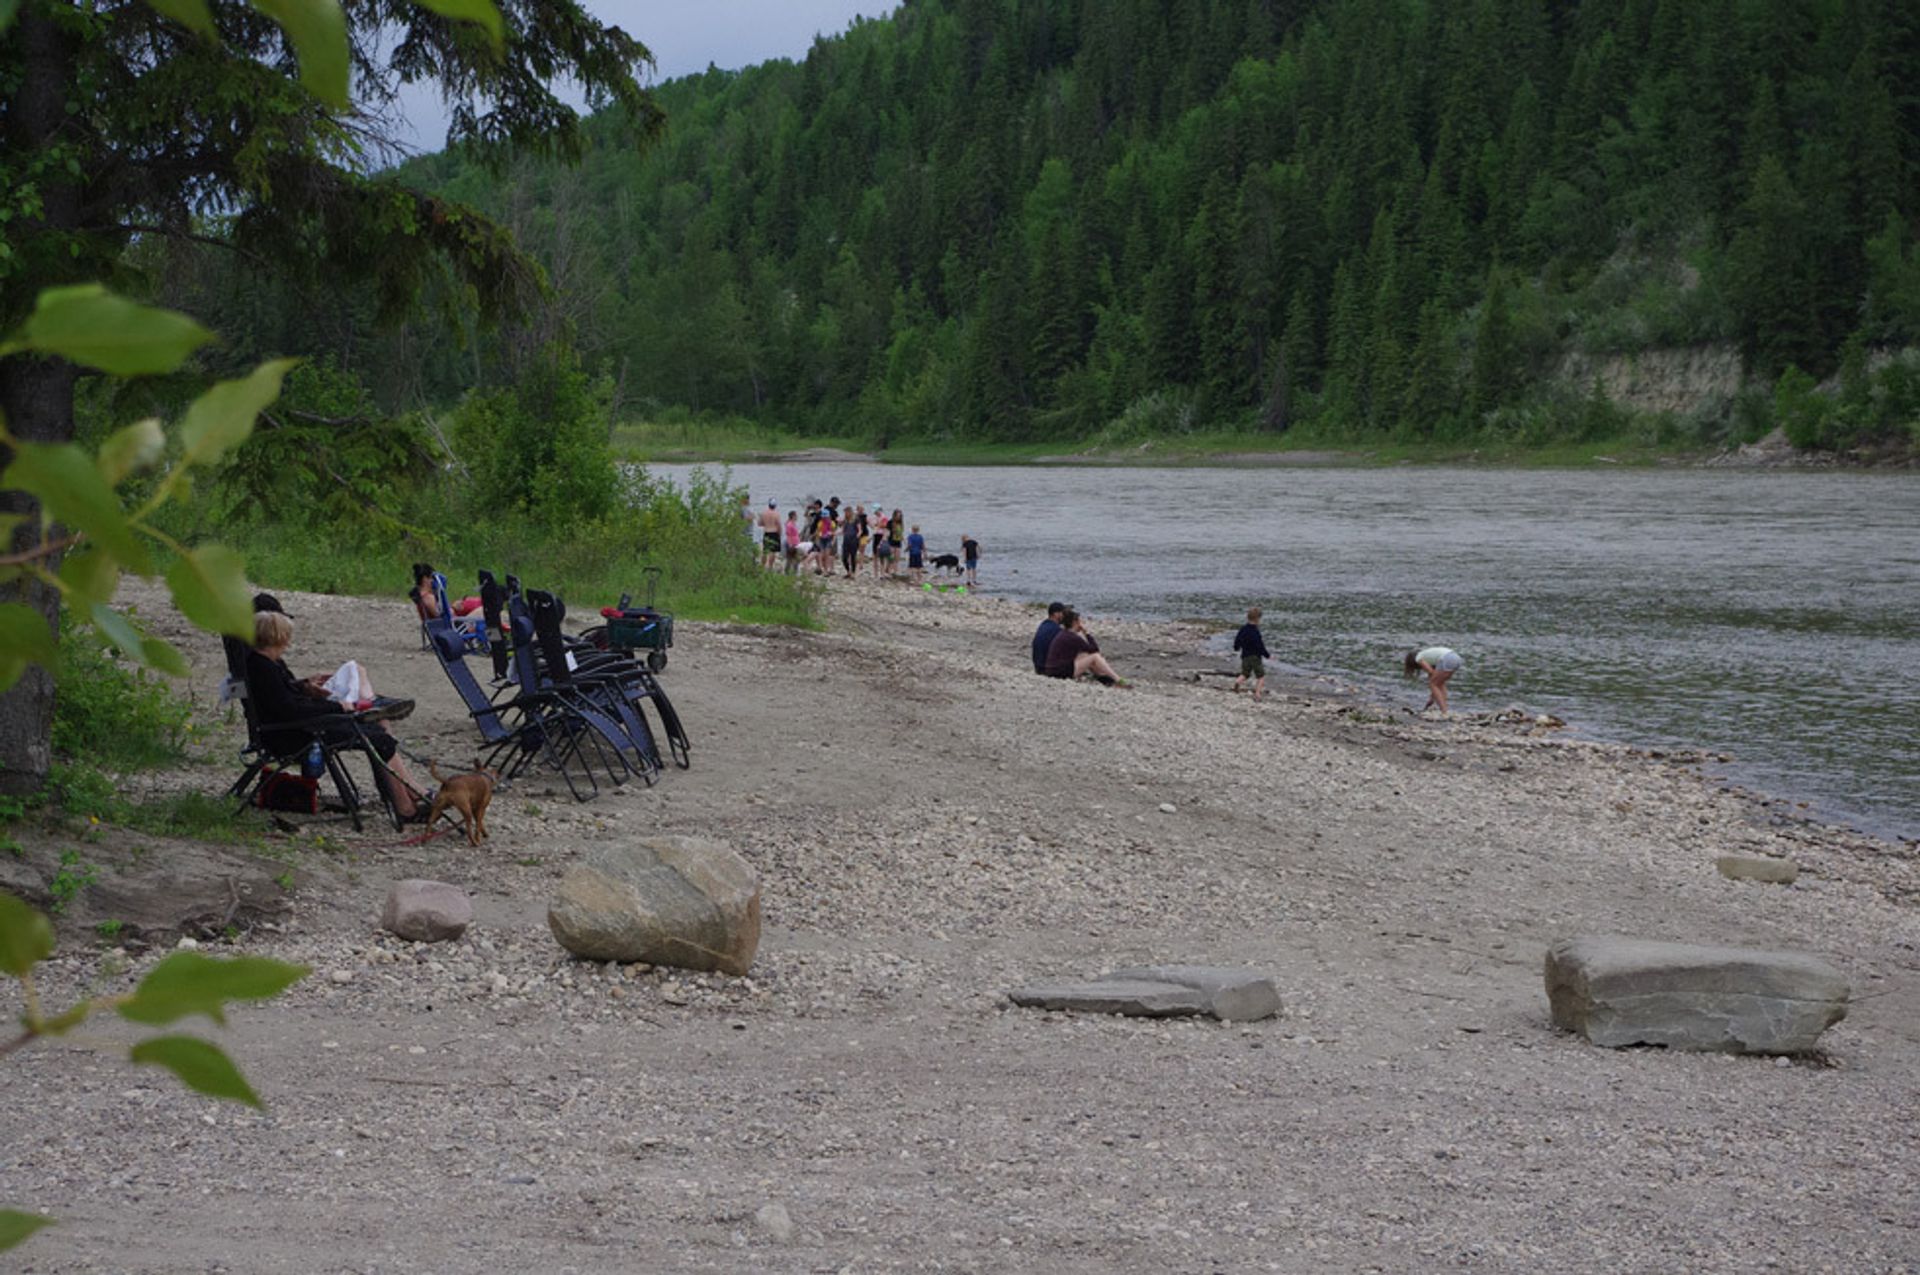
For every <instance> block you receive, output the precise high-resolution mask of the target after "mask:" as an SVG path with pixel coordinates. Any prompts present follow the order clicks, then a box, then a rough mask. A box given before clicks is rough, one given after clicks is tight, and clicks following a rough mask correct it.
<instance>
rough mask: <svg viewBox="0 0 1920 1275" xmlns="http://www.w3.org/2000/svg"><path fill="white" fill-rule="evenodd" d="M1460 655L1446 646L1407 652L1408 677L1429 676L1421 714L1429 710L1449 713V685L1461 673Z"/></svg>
mask: <svg viewBox="0 0 1920 1275" xmlns="http://www.w3.org/2000/svg"><path fill="white" fill-rule="evenodd" d="M1461 663H1462V661H1461V659H1460V653H1459V652H1458V651H1455V650H1454V649H1453V648H1451V647H1446V646H1423V647H1421V648H1420V649H1419V650H1417V651H1408V652H1407V662H1406V667H1407V676H1408V677H1418V676H1420V674H1421V673H1423V672H1424V673H1425V674H1426V675H1427V702H1426V705H1425V707H1423V708H1421V710H1420V711H1421V712H1423V713H1424V712H1426V711H1427V709H1429V708H1437V709H1439V710H1440V711H1441V712H1443V713H1444V712H1446V711H1447V683H1448V682H1449V681H1451V680H1452V678H1453V675H1454V674H1455V673H1457V672H1459V671H1460V665H1461Z"/></svg>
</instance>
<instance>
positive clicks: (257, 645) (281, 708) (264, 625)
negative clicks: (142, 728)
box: [246, 611, 426, 820]
mask: <svg viewBox="0 0 1920 1275" xmlns="http://www.w3.org/2000/svg"><path fill="white" fill-rule="evenodd" d="M292 642H293V621H292V620H289V619H288V618H287V617H286V615H285V613H283V612H280V611H260V612H257V613H255V615H254V617H253V649H252V650H251V651H248V652H247V663H246V670H247V696H248V698H249V699H251V700H252V701H253V710H254V714H255V716H256V717H257V718H258V719H259V721H260V728H261V729H260V735H261V742H262V743H264V744H265V745H266V746H267V747H268V748H271V749H274V750H275V751H276V752H291V751H293V750H295V749H297V748H299V747H300V745H301V744H302V743H303V742H305V741H306V740H307V739H308V738H309V737H310V735H311V733H312V732H311V730H310V729H296V728H295V727H297V724H298V723H300V722H303V721H312V720H313V719H314V718H318V717H333V716H337V715H342V714H345V713H347V712H348V711H349V710H348V709H347V708H345V707H344V706H342V705H340V704H336V703H334V702H333V701H332V700H330V699H328V698H327V693H326V692H325V691H323V690H321V689H320V686H319V684H318V682H317V681H315V680H311V679H310V680H308V681H301V680H300V679H299V678H297V677H295V676H294V675H293V670H292V669H290V668H288V667H287V664H286V660H285V659H284V656H285V655H286V653H287V647H288V646H289V645H291V644H292ZM276 726H277V727H279V729H275V728H276ZM359 732H360V734H362V735H364V736H365V737H366V740H367V742H368V743H369V744H371V745H373V751H374V752H375V753H376V754H378V755H379V757H380V761H381V763H382V764H381V766H379V767H376V773H375V775H374V780H375V781H376V782H377V783H379V784H380V786H381V788H382V789H383V790H385V791H386V792H387V793H388V794H389V795H390V796H391V797H392V798H393V809H394V813H395V814H398V815H399V816H400V817H401V818H402V819H409V820H410V819H414V818H417V817H419V816H420V815H421V814H423V813H424V812H425V810H426V805H425V803H424V801H423V800H422V797H421V794H420V789H419V788H418V787H417V786H416V785H415V784H414V782H413V780H412V778H411V777H410V776H409V775H408V774H407V770H406V763H405V762H403V761H401V760H399V758H398V757H397V756H396V754H397V753H398V752H399V750H400V741H398V740H397V739H395V738H394V737H393V736H392V735H390V734H388V733H387V731H386V729H385V728H384V727H382V726H380V725H379V724H378V723H374V722H363V723H361V724H360V727H359ZM321 737H322V738H323V739H325V740H326V741H327V742H328V743H329V744H344V743H348V742H350V741H351V740H352V739H353V728H352V727H351V726H348V725H347V724H346V723H344V722H342V723H338V724H334V725H329V726H327V727H325V728H324V729H323V733H322V736H321ZM380 771H385V772H386V773H385V774H382V773H379V772H380ZM389 776H391V779H390V778H389Z"/></svg>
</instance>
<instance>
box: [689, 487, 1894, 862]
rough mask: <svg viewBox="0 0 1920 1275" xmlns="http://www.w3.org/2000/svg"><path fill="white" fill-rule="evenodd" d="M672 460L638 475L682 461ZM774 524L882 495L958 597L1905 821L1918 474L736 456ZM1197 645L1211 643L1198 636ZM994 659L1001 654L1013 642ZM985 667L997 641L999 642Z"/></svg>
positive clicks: (1835, 809) (1829, 810) (1868, 817)
mask: <svg viewBox="0 0 1920 1275" xmlns="http://www.w3.org/2000/svg"><path fill="white" fill-rule="evenodd" d="M688 468H689V467H687V466H677V465H662V466H655V467H653V472H654V473H655V474H657V475H660V476H664V477H670V478H676V479H678V478H684V476H685V473H686V471H687V469H688ZM729 472H730V475H731V477H730V481H731V482H732V483H733V484H734V485H740V486H745V487H746V488H747V489H748V490H749V491H750V492H751V493H752V495H753V497H754V502H755V505H756V507H764V505H765V503H766V502H767V501H768V500H770V499H773V500H778V501H779V502H780V508H781V511H782V513H783V514H784V513H785V511H786V510H787V509H789V508H797V507H799V506H800V505H801V504H802V503H803V502H804V501H805V500H806V498H807V497H809V496H821V497H830V496H836V495H837V496H839V497H841V498H842V500H843V501H844V502H847V503H854V502H860V503H865V504H867V505H868V506H869V507H872V506H873V505H874V504H876V503H884V504H885V505H886V506H887V508H889V509H892V508H894V507H896V506H898V507H900V508H902V509H904V510H905V511H906V514H907V518H908V521H909V522H917V523H919V524H920V526H921V529H922V531H923V533H924V534H925V535H926V536H927V538H928V541H929V543H930V544H931V545H932V546H933V550H934V551H936V552H957V551H958V546H959V543H960V537H961V536H962V535H963V534H966V535H971V536H973V537H974V538H975V539H976V540H978V541H979V542H980V544H981V564H980V584H981V588H982V589H984V590H986V591H988V592H991V593H997V594H1004V595H1007V596H1010V597H1015V598H1021V599H1025V600H1029V601H1044V600H1048V599H1053V598H1058V599H1061V600H1063V601H1066V602H1069V603H1071V604H1073V605H1076V606H1079V607H1080V608H1081V609H1082V610H1084V611H1087V612H1088V613H1089V614H1091V615H1095V616H1099V615H1110V616H1124V617H1201V618H1207V619H1213V620H1217V621H1219V622H1220V623H1221V624H1223V625H1225V624H1229V623H1237V622H1238V621H1239V620H1240V619H1241V612H1242V611H1243V610H1244V609H1245V608H1246V607H1247V606H1248V605H1251V604H1255V603H1257V604H1259V605H1261V606H1262V607H1264V608H1265V610H1266V617H1265V619H1264V621H1263V624H1262V628H1263V630H1264V632H1265V634H1266V639H1267V645H1268V646H1269V647H1270V648H1271V649H1272V650H1273V652H1274V654H1275V656H1277V657H1278V660H1279V662H1280V663H1281V664H1283V665H1286V666H1289V667H1293V668H1297V669H1299V670H1302V671H1306V672H1313V673H1333V674H1337V675H1339V676H1341V677H1342V678H1344V679H1346V680H1349V681H1353V682H1356V683H1359V684H1361V685H1363V686H1367V687H1370V688H1372V689H1374V690H1376V691H1377V692H1379V693H1381V694H1385V695H1391V696H1393V697H1396V698H1398V699H1400V700H1404V701H1405V702H1406V703H1409V704H1412V705H1414V706H1416V707H1417V706H1418V705H1419V703H1420V702H1421V701H1422V700H1423V699H1424V698H1425V695H1424V691H1422V690H1416V689H1415V688H1414V687H1412V686H1410V685H1408V684H1405V683H1402V682H1399V681H1398V680H1397V678H1396V676H1395V675H1396V673H1397V671H1398V658H1399V655H1400V654H1401V653H1402V652H1404V651H1405V650H1406V649H1407V648H1409V647H1411V646H1415V645H1424V644H1427V643H1441V644H1444V645H1447V646H1452V647H1454V648H1456V649H1457V650H1459V651H1460V653H1461V654H1462V656H1463V657H1464V658H1465V661H1466V665H1465V668H1464V669H1463V670H1462V671H1461V672H1460V673H1459V674H1457V675H1456V676H1455V678H1454V681H1453V683H1452V686H1451V689H1452V691H1453V696H1454V703H1455V707H1456V709H1459V710H1465V711H1472V710H1478V709H1499V708H1504V707H1506V706H1507V705H1509V704H1524V705H1526V706H1529V707H1531V708H1534V709H1537V710H1544V711H1547V712H1552V713H1555V714H1557V715H1559V716H1561V717H1564V718H1566V719H1567V720H1568V721H1569V722H1571V723H1574V724H1575V725H1576V726H1577V727H1578V728H1579V729H1581V730H1582V731H1584V732H1585V733H1587V734H1590V735H1593V736H1596V737H1600V738H1606V739H1615V740H1623V741H1628V742H1633V743H1640V744H1648V745H1655V746H1659V745H1669V746H1683V747H1698V748H1704V749H1708V750H1713V751H1726V752H1731V753H1733V754H1734V755H1735V756H1736V758H1737V761H1736V763H1735V764H1734V765H1733V766H1731V767H1721V768H1719V770H1720V771H1721V772H1722V773H1726V774H1728V776H1729V777H1730V778H1732V779H1735V780H1737V781H1738V782H1741V783H1744V784H1747V785H1750V786H1752V787H1756V788H1759V789H1762V790H1764V791H1767V792H1770V793H1773V794H1775V795H1779V796H1785V797H1792V798H1795V799H1798V800H1804V801H1808V802H1811V803H1812V804H1813V807H1814V810H1815V812H1816V813H1818V814H1819V815H1821V816H1822V817H1824V818H1828V819H1831V820H1835V821H1839V822H1846V823H1852V824H1855V825H1858V826H1860V827H1863V828H1866V829H1869V830H1871V831H1875V832H1879V833H1882V834H1885V835H1895V836H1906V837H1913V836H1916V835H1920V478H1916V477H1914V476H1912V475H1910V474H1886V475H1880V474H1844V473H1806V472H1743V471H1729V470H1696V469H1684V470H1624V471H1618V472H1605V471H1593V470H1579V471H1572V470H1565V471H1561V470H1550V471H1536V470H1501V469H1477V468H1476V469H1445V468H1428V467H1405V468H1393V469H1347V468H1260V469H1215V468H1182V469H1135V468H1125V469H1108V468H1084V467H1066V466H1062V467H1021V468H1002V467H945V466H913V465H878V464H866V463H841V464H771V465H758V464H756V465H737V466H733V467H732V468H731V470H730V471H729ZM1222 649H1223V651H1224V643H1223V648H1222ZM1017 654H1020V655H1021V656H1022V657H1023V658H1024V653H1017ZM1009 658H1012V657H1011V656H1010V657H1009Z"/></svg>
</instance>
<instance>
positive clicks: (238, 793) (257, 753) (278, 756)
mask: <svg viewBox="0 0 1920 1275" xmlns="http://www.w3.org/2000/svg"><path fill="white" fill-rule="evenodd" d="M221 645H222V646H223V648H224V649H225V651H226V656H227V676H228V678H229V679H230V681H229V686H230V688H231V693H232V695H233V697H234V698H236V699H238V700H239V701H240V710H241V716H242V717H243V718H245V720H246V723H247V743H246V746H245V747H244V748H242V749H241V750H240V757H241V760H242V761H243V762H245V764H246V768H245V769H244V770H243V771H241V773H240V777H239V778H238V779H236V780H234V781H233V784H232V785H231V786H230V787H229V788H228V789H227V795H228V796H229V797H232V798H235V799H236V800H238V801H239V802H240V803H241V806H242V808H245V807H246V806H250V805H253V804H254V803H255V800H256V794H257V793H258V791H259V790H260V789H261V788H263V787H264V786H265V785H266V784H267V783H269V782H270V781H271V780H272V778H273V777H274V776H275V775H277V774H279V773H281V772H284V771H288V770H298V769H299V768H300V767H301V766H302V765H303V764H304V763H305V762H306V761H307V760H308V759H309V757H311V755H312V753H313V751H314V748H315V746H316V745H317V746H318V747H319V751H320V759H321V773H322V774H324V775H326V776H327V778H329V779H330V780H331V781H332V782H333V789H334V792H335V794H336V796H337V804H338V813H340V814H344V815H345V816H346V817H347V818H348V819H350V820H352V822H353V829H354V831H355V832H361V831H364V830H365V825H364V824H363V822H362V820H361V817H360V812H361V810H362V809H363V808H365V806H366V804H367V802H366V799H365V798H364V797H363V796H362V795H361V792H360V785H359V784H358V783H356V782H355V781H354V778H353V773H352V772H351V771H349V770H348V769H347V767H346V764H345V760H344V759H345V757H346V755H348V754H351V753H359V754H361V755H362V756H364V757H365V758H366V760H367V768H368V773H369V774H371V775H372V776H373V789H374V791H375V792H376V793H378V794H379V799H380V805H381V807H382V808H384V809H385V811H386V813H387V818H389V819H391V820H392V821H393V826H394V827H395V828H400V827H402V826H403V824H402V821H401V819H400V814H399V811H398V810H397V809H396V808H395V807H394V804H393V797H392V795H391V793H390V792H389V791H388V789H387V786H386V785H385V784H382V783H381V782H380V774H381V772H382V771H384V770H385V769H386V763H385V762H383V761H381V760H380V753H379V751H378V750H377V749H375V748H374V746H373V743H372V741H371V740H369V739H368V738H367V734H366V730H365V728H364V726H363V725H362V724H361V722H360V719H359V718H358V717H356V716H355V715H354V714H352V713H348V712H339V713H328V714H326V715H325V716H319V717H308V718H302V719H301V720H299V721H297V722H275V723H273V724H271V725H270V726H269V725H264V724H263V723H262V722H261V721H260V719H259V714H258V713H257V712H256V710H255V700H254V695H253V691H252V688H251V687H250V686H249V685H248V682H247V644H246V643H244V642H242V641H240V640H239V639H237V638H232V637H227V638H222V639H221ZM269 735H272V736H274V737H276V738H277V739H278V740H279V741H280V743H279V744H278V745H276V744H273V743H270V742H269V741H268V736H269ZM312 778H316V779H317V778H318V777H317V776H312Z"/></svg>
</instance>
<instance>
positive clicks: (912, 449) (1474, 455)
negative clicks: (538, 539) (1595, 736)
mask: <svg viewBox="0 0 1920 1275" xmlns="http://www.w3.org/2000/svg"><path fill="white" fill-rule="evenodd" d="M618 449H619V452H620V454H621V456H622V458H623V459H625V460H628V461H631V462H634V463H639V464H733V465H746V464H782V463H785V464H814V463H823V462H833V461H838V462H858V461H867V462H873V463H877V464H885V465H955V466H959V465H1086V466H1098V467H1110V468H1129V467H1132V468H1169V467H1207V466H1212V467H1218V468H1232V469H1261V468H1297V467H1319V466H1329V465H1338V466H1350V467H1379V466H1389V465H1435V466H1438V465H1455V466H1460V465H1464V466H1476V465H1485V466H1497V467H1501V468H1509V469H1605V468H1628V469H1634V468H1654V467H1680V468H1685V467H1706V468H1715V469H1729V468H1730V469H1819V470H1826V469H1851V470H1863V471H1883V470H1911V469H1917V468H1920V451H1916V450H1914V449H1912V448H1899V447H1886V448H1878V449H1872V450H1870V451H1861V452H1857V453H1846V454H1838V453H1831V452H1805V451H1800V450H1797V449H1795V448H1793V447H1791V446H1790V445H1786V444H1784V443H1781V444H1778V445H1770V444H1769V442H1768V440H1762V442H1761V443H1753V444H1741V445H1737V446H1731V447H1718V448H1701V447H1682V446H1677V445H1667V444H1659V445H1656V444H1649V443H1647V442H1646V441H1645V440H1644V439H1641V438H1639V437H1624V438H1609V439H1598V440H1593V441H1588V442H1579V443H1546V444H1526V443H1520V442H1503V441H1494V440H1473V441H1461V442H1425V443H1420V442H1398V441H1384V440H1383V441H1381V442H1378V443H1370V444H1352V443H1338V442H1327V441H1323V440H1314V439H1305V440H1298V439H1287V438H1285V437H1284V436H1281V437H1276V436H1274V435H1270V434H1269V435H1262V434H1221V435H1194V436H1189V437H1181V438H1174V439H1165V440H1152V441H1148V442H1137V443H1124V444H1123V443H1101V442H1098V441H1095V442H1090V443H1085V444H1075V443H1072V442H1062V441H1054V442H1045V443H981V442H964V441H952V440H948V441H918V440H908V441H903V442H896V443H892V444H889V445H888V446H886V447H882V448H878V449H873V448H870V447H869V446H868V445H866V444H865V443H862V442H860V441H858V440H853V439H838V440H832V441H824V442H823V441H820V440H812V439H792V440H782V439H781V438H780V436H779V435H777V434H775V433H772V432H771V431H755V432H753V433H751V434H748V435H742V436H734V435H731V434H728V433H726V432H724V431H718V430H716V431H711V432H708V433H707V434H705V435H704V436H703V437H702V438H701V439H700V440H696V441H690V440H688V439H687V438H685V437H684V436H682V435H678V434H676V435H674V436H672V437H670V438H652V437H650V436H648V435H646V434H644V433H640V432H629V433H626V434H624V435H623V436H622V438H621V442H620V443H619V445H618Z"/></svg>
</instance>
